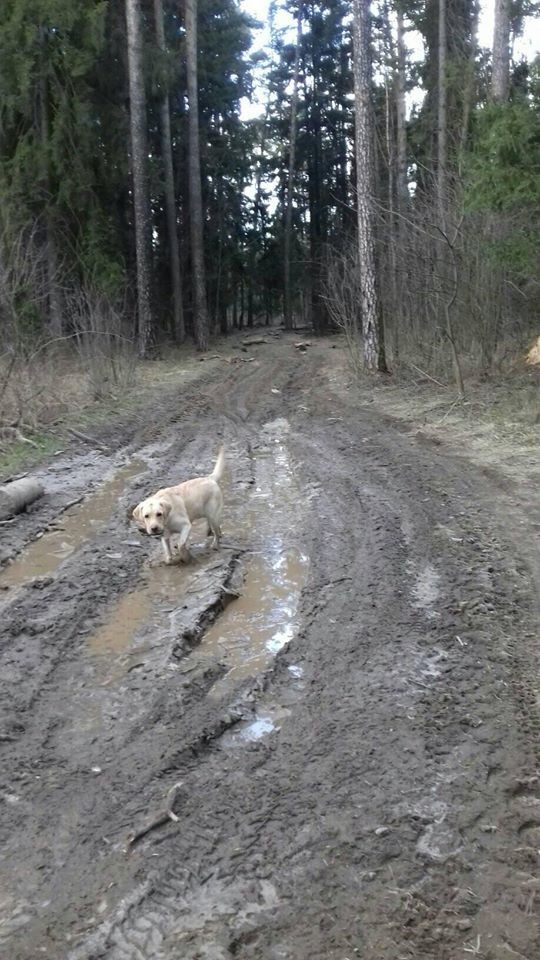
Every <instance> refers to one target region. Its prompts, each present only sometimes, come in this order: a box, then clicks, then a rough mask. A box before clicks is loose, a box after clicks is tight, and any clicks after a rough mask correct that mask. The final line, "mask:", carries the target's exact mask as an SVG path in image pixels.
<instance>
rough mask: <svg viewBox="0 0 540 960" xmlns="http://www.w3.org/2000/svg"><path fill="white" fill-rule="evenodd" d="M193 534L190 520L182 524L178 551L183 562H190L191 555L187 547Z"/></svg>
mask: <svg viewBox="0 0 540 960" xmlns="http://www.w3.org/2000/svg"><path fill="white" fill-rule="evenodd" d="M190 533H191V524H190V522H189V520H188V519H186V520H185V522H184V523H183V524H182V529H181V530H180V536H179V538H178V551H179V553H180V557H181V559H182V560H189V559H190V557H191V554H190V552H189V550H188V548H187V546H186V543H187V540H188V537H189V535H190Z"/></svg>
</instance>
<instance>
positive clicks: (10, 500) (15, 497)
mask: <svg viewBox="0 0 540 960" xmlns="http://www.w3.org/2000/svg"><path fill="white" fill-rule="evenodd" d="M44 492H45V491H44V489H43V487H42V485H41V483H39V481H38V480H34V479H33V478H32V477H23V478H22V479H21V480H13V482H12V483H6V484H4V486H3V487H0V520H6V519H7V518H8V517H13V516H15V514H17V513H21V511H22V510H24V509H25V508H26V507H28V506H30V504H31V503H33V502H34V500H38V499H39V497H42V496H43V494H44Z"/></svg>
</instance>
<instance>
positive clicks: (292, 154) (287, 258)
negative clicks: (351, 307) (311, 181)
mask: <svg viewBox="0 0 540 960" xmlns="http://www.w3.org/2000/svg"><path fill="white" fill-rule="evenodd" d="M301 42H302V6H301V4H299V5H298V17H297V21H296V48H295V54H294V72H293V89H292V98H291V125H290V135H289V176H288V178H287V205H286V208H285V242H284V264H283V266H284V286H285V296H284V307H285V309H284V311H283V313H284V321H285V329H286V330H292V328H293V308H292V290H291V241H292V197H293V184H294V172H295V164H296V130H297V123H298V73H299V70H300V44H301Z"/></svg>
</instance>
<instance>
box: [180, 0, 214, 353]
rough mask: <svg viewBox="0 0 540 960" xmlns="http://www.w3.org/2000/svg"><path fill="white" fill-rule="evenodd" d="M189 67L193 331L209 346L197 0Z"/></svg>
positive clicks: (189, 8) (189, 33)
mask: <svg viewBox="0 0 540 960" xmlns="http://www.w3.org/2000/svg"><path fill="white" fill-rule="evenodd" d="M185 15H186V23H185V27H186V67H187V88H188V104H189V117H188V119H189V212H190V225H191V259H192V267H193V287H194V312H193V331H194V334H195V343H196V345H197V347H198V349H199V350H206V349H207V348H208V340H209V332H210V331H209V323H208V306H207V301H206V272H205V267H204V233H203V205H202V185H201V149H200V139H199V92H198V78H197V77H198V74H197V0H186V5H185Z"/></svg>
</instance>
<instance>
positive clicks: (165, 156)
mask: <svg viewBox="0 0 540 960" xmlns="http://www.w3.org/2000/svg"><path fill="white" fill-rule="evenodd" d="M154 19H155V25H156V37H157V42H158V47H159V49H160V51H161V52H162V54H164V55H165V53H166V51H167V48H166V44H165V27H164V23H163V0H154ZM159 107H160V133H161V159H162V163H163V174H164V180H165V209H166V214H167V233H168V239H169V256H170V265H171V279H172V288H173V330H174V338H175V340H177V341H178V342H180V343H181V342H182V341H183V340H184V339H185V335H186V331H185V325H184V307H183V302H182V272H181V266H180V245H179V243H178V225H177V222H176V200H175V195H174V168H173V153H172V139H171V110H170V103H169V94H168V93H167V90H166V88H165V87H164V89H163V96H162V98H161V102H160V105H159Z"/></svg>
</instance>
